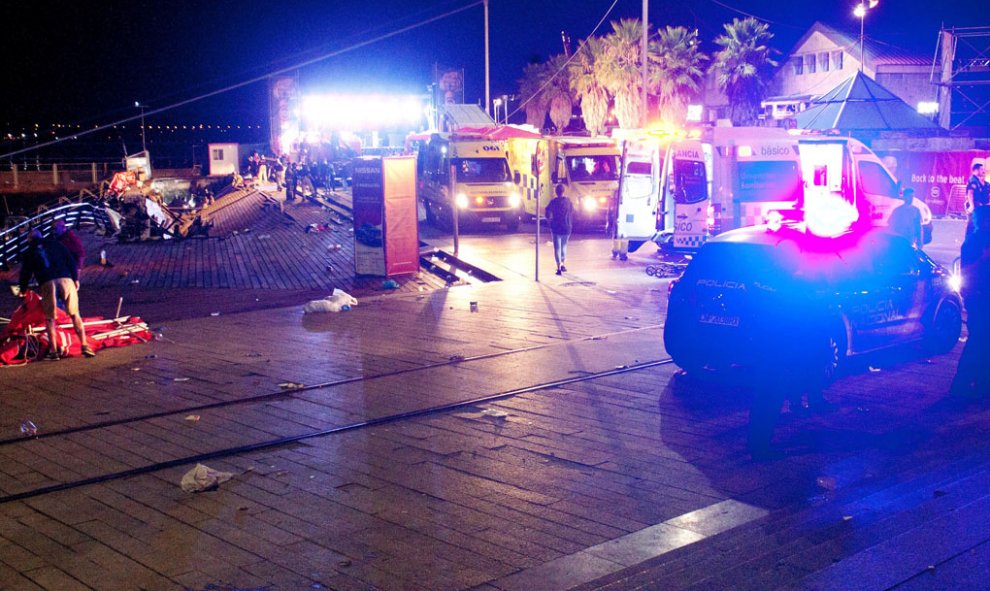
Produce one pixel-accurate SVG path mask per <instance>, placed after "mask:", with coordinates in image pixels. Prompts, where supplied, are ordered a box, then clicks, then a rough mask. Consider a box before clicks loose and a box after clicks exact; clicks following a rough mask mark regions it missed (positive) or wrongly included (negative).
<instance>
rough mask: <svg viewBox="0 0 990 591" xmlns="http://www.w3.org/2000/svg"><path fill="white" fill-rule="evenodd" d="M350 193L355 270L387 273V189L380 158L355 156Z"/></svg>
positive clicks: (356, 271) (358, 271)
mask: <svg viewBox="0 0 990 591" xmlns="http://www.w3.org/2000/svg"><path fill="white" fill-rule="evenodd" d="M351 162H352V172H351V180H352V185H351V194H352V195H353V198H352V207H353V215H354V272H355V273H356V274H358V275H380V276H384V275H385V240H384V238H385V226H384V224H383V217H384V209H385V190H384V186H383V182H382V181H383V178H382V159H381V158H372V157H364V158H355V159H354V160H352V161H351Z"/></svg>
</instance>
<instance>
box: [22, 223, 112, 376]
mask: <svg viewBox="0 0 990 591" xmlns="http://www.w3.org/2000/svg"><path fill="white" fill-rule="evenodd" d="M32 277H34V278H36V279H37V280H38V285H39V291H40V292H41V308H42V310H44V312H45V329H46V330H47V332H48V353H47V355H46V356H45V358H46V359H50V360H53V361H57V360H58V359H59V356H60V355H59V347H58V345H57V343H58V341H57V340H56V331H55V318H56V314H57V310H58V300H59V299H61V300H62V301H63V302H65V312H66V313H67V314H68V315H69V317H70V318H72V327H73V328H74V329H75V332H76V336H78V337H79V344H80V345H81V347H82V354H83V355H85V356H86V357H93V356H95V355H96V352H94V351H93V348H92V347H90V346H89V344H88V343H87V342H86V330H85V329H84V328H83V321H82V317H81V316H80V315H79V295H78V292H77V289H78V288H79V267H78V264H77V262H76V258H75V257H73V256H72V254H71V253H70V252H69V250H68V249H67V248H65V247H64V246H62V245H61V244H59V242H58V241H57V240H56V239H55V237H54V236H51V237H49V238H48V239H47V240H46V239H43V237H42V235H41V232H39V231H38V230H31V233H30V234H29V235H28V249H27V252H25V253H24V263H23V265H22V266H21V277H20V288H21V289H20V293H21V295H22V296H23V295H24V293H26V291H27V287H28V283H29V282H30V281H31V278H32Z"/></svg>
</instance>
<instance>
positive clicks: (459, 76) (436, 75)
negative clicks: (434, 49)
mask: <svg viewBox="0 0 990 591" xmlns="http://www.w3.org/2000/svg"><path fill="white" fill-rule="evenodd" d="M433 82H434V83H435V85H434V88H435V89H436V98H435V101H436V102H435V103H434V104H436V105H437V107H438V108H439V106H440V105H461V104H464V68H447V67H444V66H440V65H438V64H433Z"/></svg>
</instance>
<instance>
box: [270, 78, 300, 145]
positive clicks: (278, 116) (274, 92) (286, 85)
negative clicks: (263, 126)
mask: <svg viewBox="0 0 990 591" xmlns="http://www.w3.org/2000/svg"><path fill="white" fill-rule="evenodd" d="M268 101H269V112H270V119H269V126H268V129H269V133H270V140H271V145H272V151H274V152H275V153H276V154H282V153H283V152H287V151H288V150H289V146H283V145H282V134H283V133H284V132H286V131H288V127H289V126H290V121H291V119H292V118H293V115H292V112H293V110H295V109H297V108H298V106H299V105H298V103H299V90H298V84H297V83H296V79H295V78H294V77H291V76H289V77H283V78H274V79H273V80H272V82H271V88H270V92H269V94H268Z"/></svg>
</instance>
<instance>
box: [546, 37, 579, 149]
mask: <svg viewBox="0 0 990 591" xmlns="http://www.w3.org/2000/svg"><path fill="white" fill-rule="evenodd" d="M543 96H544V98H545V100H546V101H547V104H548V105H550V121H552V122H553V125H554V127H556V128H557V131H558V132H561V131H563V130H564V128H565V127H567V124H568V123H570V121H571V114H572V113H573V106H574V98H573V97H572V96H571V83H570V76H569V75H568V70H567V56H564V55H555V56H553V57H552V58H550V60H549V61H547V63H546V64H544V67H543Z"/></svg>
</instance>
